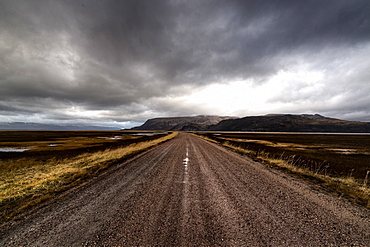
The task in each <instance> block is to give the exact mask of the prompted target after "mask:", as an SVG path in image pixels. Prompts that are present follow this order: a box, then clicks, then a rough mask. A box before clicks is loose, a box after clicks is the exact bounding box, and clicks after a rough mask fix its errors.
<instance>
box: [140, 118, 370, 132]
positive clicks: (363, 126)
mask: <svg viewBox="0 0 370 247" xmlns="http://www.w3.org/2000/svg"><path fill="white" fill-rule="evenodd" d="M133 129H134V130H168V131H198V130H203V131H256V132H328V133H370V123H368V122H355V121H346V120H340V119H335V118H329V117H324V116H321V115H319V114H301V115H293V114H269V115H265V116H249V117H243V118H235V117H220V116H197V117H174V118H154V119H149V120H147V121H146V122H145V123H144V124H143V125H141V126H138V127H135V128H133Z"/></svg>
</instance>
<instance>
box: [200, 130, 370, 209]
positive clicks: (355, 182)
mask: <svg viewBox="0 0 370 247" xmlns="http://www.w3.org/2000/svg"><path fill="white" fill-rule="evenodd" d="M194 135H196V134H194ZM196 136H197V137H200V138H202V139H205V140H207V141H210V142H213V143H216V144H219V145H222V146H224V147H227V148H229V149H231V150H233V151H235V152H237V153H240V154H242V155H246V156H248V157H250V158H252V159H253V160H255V161H258V162H260V163H263V164H266V165H268V166H271V167H274V168H278V169H279V170H283V171H285V172H288V173H291V174H294V175H296V176H298V177H300V178H303V179H306V180H309V181H311V182H313V183H315V184H317V185H318V186H320V187H321V188H324V189H325V190H327V191H329V192H331V193H334V194H336V195H337V196H339V197H340V198H346V199H348V200H350V201H352V202H353V203H356V204H359V205H362V206H364V207H366V208H369V209H370V187H369V185H370V181H369V180H370V174H369V173H368V174H367V175H368V176H367V177H366V178H365V179H364V180H363V179H355V178H354V177H352V176H346V177H344V176H342V177H340V176H331V175H328V174H326V171H325V169H322V168H320V167H318V168H317V169H314V170H312V169H308V168H307V167H305V166H304V165H302V164H301V163H299V164H298V163H297V162H296V160H294V159H293V158H292V159H289V158H288V159H286V158H283V157H282V156H276V155H272V154H271V153H268V152H266V151H263V150H262V151H258V152H257V151H253V150H249V149H246V148H242V147H240V146H237V145H235V144H232V143H230V142H227V141H225V142H220V141H217V140H214V139H211V138H208V137H205V136H202V135H196Z"/></svg>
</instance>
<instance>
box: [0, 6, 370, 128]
mask: <svg viewBox="0 0 370 247" xmlns="http://www.w3.org/2000/svg"><path fill="white" fill-rule="evenodd" d="M369 13H370V2H369V1H367V0H352V1H347V0H327V1H319V0H309V1H295V0H281V1H273V0H269V1H267V0H265V1H263V0H262V1H254V0H248V1H244V0H243V1H242V0H240V1H237V0H230V1H216V0H215V1H212V0H207V1H195V0H194V1H163V0H151V1H149V0H148V1H144V0H142V1H134V0H133V1H113V0H111V1H109V0H108V1H98V0H95V1H92V0H85V1H82V0H78V1H77V0H73V1H72V0H70V1H47V0H37V1H26V0H24V1H21V0H15V1H5V0H4V1H0V30H1V31H0V74H1V77H0V85H1V87H0V121H37V122H55V121H56V122H81V121H82V122H99V121H101V122H102V123H103V122H104V123H110V122H111V123H115V124H118V123H125V122H127V121H134V122H141V121H144V120H145V119H147V118H150V117H156V116H180V115H197V114H221V115H238V116H245V115H259V114H267V113H313V112H315V113H320V114H323V115H327V116H332V117H338V118H344V119H350V120H360V121H370V108H369V107H368V106H369V105H370V95H369V92H370V70H369V69H368V68H370V60H369V59H368V58H369V57H370V15H369Z"/></svg>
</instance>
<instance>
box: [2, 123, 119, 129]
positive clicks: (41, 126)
mask: <svg viewBox="0 0 370 247" xmlns="http://www.w3.org/2000/svg"><path fill="white" fill-rule="evenodd" d="M0 130H119V128H117V127H103V126H92V125H82V124H81V125H58V124H40V123H28V122H9V123H0Z"/></svg>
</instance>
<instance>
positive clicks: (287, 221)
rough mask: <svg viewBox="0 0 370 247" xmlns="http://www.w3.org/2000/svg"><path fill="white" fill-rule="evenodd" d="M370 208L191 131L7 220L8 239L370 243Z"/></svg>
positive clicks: (0, 240) (0, 241)
mask: <svg viewBox="0 0 370 247" xmlns="http://www.w3.org/2000/svg"><path fill="white" fill-rule="evenodd" d="M369 219H370V212H369V210H367V209H364V208H360V207H357V206H353V205H351V204H349V203H347V202H345V201H342V200H339V199H337V198H335V197H333V196H331V195H329V194H326V193H323V192H320V191H317V190H315V189H313V188H312V187H311V186H310V185H309V184H307V183H306V182H302V181H300V180H298V179H296V178H293V177H291V176H289V175H286V174H284V173H281V172H279V171H276V170H273V169H270V168H266V167H265V166H263V165H261V164H259V163H256V162H253V161H252V160H250V159H249V158H247V157H243V156H240V155H238V154H236V153H234V152H232V151H229V150H227V149H225V148H223V147H220V146H218V145H216V144H213V143H209V142H207V141H204V140H202V139H200V138H197V137H194V136H192V135H190V134H185V133H181V134H180V135H179V136H178V137H176V138H175V139H173V140H171V141H169V142H166V143H164V144H162V145H160V146H157V147H155V148H153V149H151V150H149V151H147V152H145V153H143V154H141V155H139V156H137V157H136V158H134V159H132V160H130V161H127V162H125V163H123V164H121V165H119V166H116V167H114V168H112V169H111V170H110V171H109V172H107V173H106V174H103V175H102V176H100V177H98V178H97V179H95V180H94V181H92V182H90V183H88V184H85V185H83V186H80V187H79V188H76V189H74V190H72V191H70V192H69V193H66V194H65V195H64V196H63V197H61V198H59V199H57V200H54V201H53V202H49V204H48V205H47V206H45V207H42V208H40V209H39V210H37V211H35V212H34V213H32V214H31V215H29V216H27V217H26V218H25V219H22V220H19V221H15V222H8V223H5V224H4V225H2V226H1V229H0V245H1V246H158V245H159V246H370V221H369Z"/></svg>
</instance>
